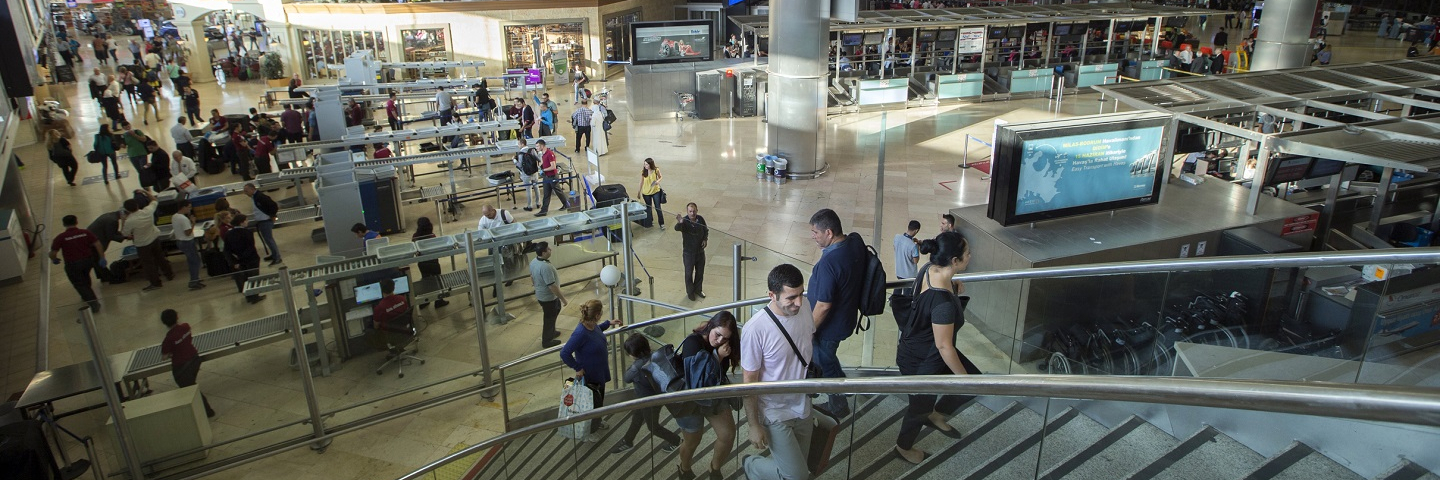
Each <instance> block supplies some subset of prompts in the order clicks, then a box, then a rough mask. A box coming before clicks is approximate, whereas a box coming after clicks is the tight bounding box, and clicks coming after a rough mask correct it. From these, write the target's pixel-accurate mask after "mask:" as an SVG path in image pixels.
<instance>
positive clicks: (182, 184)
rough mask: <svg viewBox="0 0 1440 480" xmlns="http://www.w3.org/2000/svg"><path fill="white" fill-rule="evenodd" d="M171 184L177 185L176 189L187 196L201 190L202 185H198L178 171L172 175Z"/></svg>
mask: <svg viewBox="0 0 1440 480" xmlns="http://www.w3.org/2000/svg"><path fill="white" fill-rule="evenodd" d="M170 184H171V185H173V186H175V189H176V190H179V191H180V192H181V193H184V194H185V195H186V196H189V195H191V194H194V193H195V192H196V191H199V190H200V187H198V186H196V185H195V182H192V181H190V178H189V177H186V176H185V174H183V173H177V174H175V175H172V176H171V177H170Z"/></svg>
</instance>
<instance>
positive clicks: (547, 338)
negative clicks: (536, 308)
mask: <svg viewBox="0 0 1440 480" xmlns="http://www.w3.org/2000/svg"><path fill="white" fill-rule="evenodd" d="M540 311H541V312H543V315H544V317H543V320H542V321H541V324H540V344H541V345H544V344H546V343H550V342H551V341H554V340H558V338H555V319H557V318H560V300H551V301H548V302H545V301H542V302H540Z"/></svg>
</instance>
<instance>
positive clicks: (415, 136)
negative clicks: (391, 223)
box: [275, 120, 520, 154]
mask: <svg viewBox="0 0 1440 480" xmlns="http://www.w3.org/2000/svg"><path fill="white" fill-rule="evenodd" d="M459 125H460V127H459V128H441V129H437V130H434V131H430V130H428V129H427V130H426V131H424V132H419V131H417V132H412V133H410V134H408V135H405V136H403V137H402V136H396V135H394V132H388V131H387V132H380V133H372V134H369V135H364V136H362V137H359V138H350V139H340V140H320V141H315V142H303V143H287V144H284V145H281V146H278V147H275V151H276V152H290V151H295V150H302V151H305V152H307V154H308V152H309V151H310V150H318V149H329V148H346V147H353V146H357V145H369V144H372V143H376V142H385V141H410V140H419V139H424V138H438V137H449V136H454V135H476V134H481V133H494V132H502V131H505V130H517V129H519V128H520V122H517V121H515V120H502V121H499V122H484V123H463V124H459Z"/></svg>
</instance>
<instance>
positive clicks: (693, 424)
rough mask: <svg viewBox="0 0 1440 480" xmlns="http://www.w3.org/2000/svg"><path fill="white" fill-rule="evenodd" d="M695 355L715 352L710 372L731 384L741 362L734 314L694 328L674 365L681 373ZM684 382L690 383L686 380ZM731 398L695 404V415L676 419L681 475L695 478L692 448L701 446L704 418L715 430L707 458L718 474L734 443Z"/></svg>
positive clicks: (719, 315)
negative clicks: (715, 366)
mask: <svg viewBox="0 0 1440 480" xmlns="http://www.w3.org/2000/svg"><path fill="white" fill-rule="evenodd" d="M696 355H714V356H715V359H716V360H717V361H716V362H714V365H717V366H719V368H720V371H718V372H712V373H714V374H715V376H718V377H719V378H720V385H725V384H728V383H730V381H729V373H730V372H733V371H735V367H737V366H739V365H740V328H739V326H738V325H737V324H736V322H735V315H732V314H731V313H730V312H729V311H724V312H720V313H716V314H715V316H713V317H710V320H709V321H707V322H705V323H704V324H701V325H700V326H698V327H695V330H693V331H691V332H690V336H687V337H685V341H684V342H681V343H680V362H681V364H680V365H676V366H675V368H676V369H678V370H680V371H681V372H684V371H685V361H686V359H688V358H690V357H694V356H696ZM686 384H687V386H693V385H691V384H690V382H689V381H688V380H687V382H686ZM705 386H713V385H705ZM733 400H736V399H719V400H715V401H714V402H712V403H711V404H710V405H699V406H697V407H696V411H695V414H694V415H687V416H683V417H676V418H675V424H676V425H679V426H680V435H681V437H682V438H683V440H684V441H682V442H681V443H680V471H679V475H680V478H682V479H687V478H695V471H694V470H692V469H691V465H692V464H693V463H694V461H695V448H696V447H698V446H699V445H700V440H701V437H703V436H704V433H705V432H704V431H703V430H702V428H703V427H704V426H705V422H704V421H705V420H710V428H713V429H715V454H714V455H711V457H710V472H711V473H712V475H711V476H712V477H713V476H714V475H715V474H718V473H719V472H720V466H722V465H724V464H725V462H726V461H727V460H729V459H730V450H731V449H732V448H734V446H735V416H734V409H733V408H732V403H731V402H732V401H733Z"/></svg>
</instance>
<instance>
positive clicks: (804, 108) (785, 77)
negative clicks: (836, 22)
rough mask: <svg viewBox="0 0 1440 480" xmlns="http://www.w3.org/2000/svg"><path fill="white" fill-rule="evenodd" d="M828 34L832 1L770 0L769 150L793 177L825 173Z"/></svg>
mask: <svg viewBox="0 0 1440 480" xmlns="http://www.w3.org/2000/svg"><path fill="white" fill-rule="evenodd" d="M821 3H825V4H826V5H825V6H823V7H822V6H820V5H818V4H821ZM829 35H830V20H829V8H828V2H816V1H814V0H771V2H770V45H769V47H770V50H769V54H770V68H769V72H770V79H769V85H768V87H769V90H770V96H769V99H768V100H767V103H766V105H767V110H768V112H767V113H768V117H767V121H768V123H767V124H766V134H767V137H768V145H767V147H766V151H767V152H768V153H769V154H771V155H778V156H780V157H783V158H786V159H788V160H789V161H790V172H791V174H792V175H797V176H802V177H804V176H814V175H819V174H822V173H825V167H826V163H825V128H824V126H825V106H826V105H825V91H826V89H825V67H826V63H825V59H826V57H827V56H828V55H829V48H828V45H829Z"/></svg>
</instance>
